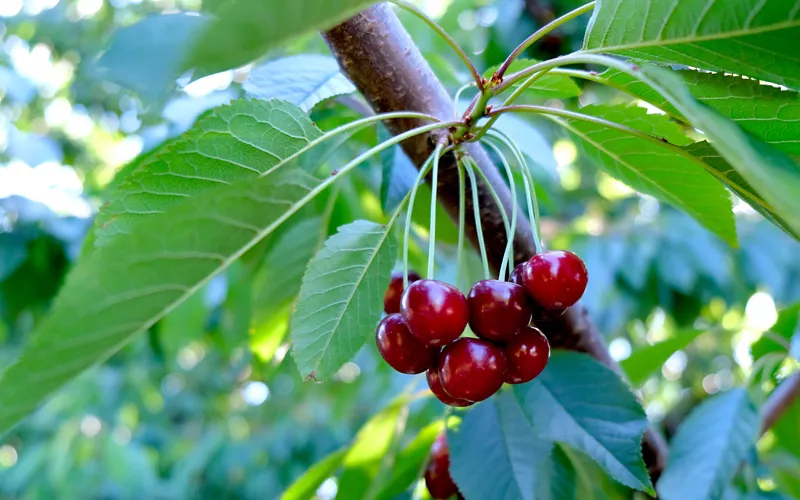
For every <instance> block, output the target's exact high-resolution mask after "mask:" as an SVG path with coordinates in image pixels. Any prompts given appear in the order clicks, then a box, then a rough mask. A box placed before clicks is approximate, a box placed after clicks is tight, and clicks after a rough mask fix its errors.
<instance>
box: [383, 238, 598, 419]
mask: <svg viewBox="0 0 800 500" xmlns="http://www.w3.org/2000/svg"><path fill="white" fill-rule="evenodd" d="M587 281H588V274H587V271H586V266H585V265H584V263H583V261H582V260H581V259H580V257H578V256H577V255H575V254H574V253H571V252H564V251H559V250H556V251H548V252H542V253H540V254H537V255H535V256H533V257H532V258H531V259H530V260H529V261H527V262H524V263H522V264H520V265H518V266H517V267H516V268H515V269H514V272H513V273H512V274H511V279H510V281H498V280H483V281H479V282H478V283H476V284H475V285H474V286H473V287H472V289H471V290H470V292H469V295H468V296H467V297H465V296H464V294H462V293H461V292H460V291H459V290H458V289H457V288H455V287H453V286H451V285H449V284H447V283H443V282H441V281H436V280H430V279H421V278H420V276H419V275H417V274H416V273H413V272H410V273H409V276H408V282H409V285H408V288H406V289H405V290H403V276H402V274H401V273H395V274H393V275H392V281H391V283H390V284H389V289H388V290H387V291H386V294H385V295H384V301H383V304H384V310H385V311H386V313H387V314H388V316H386V317H385V318H383V320H381V322H380V323H379V324H378V330H377V332H376V335H375V337H376V342H377V344H378V351H380V353H381V356H383V359H384V360H386V362H387V363H388V364H389V365H390V366H391V367H392V368H394V369H395V370H397V371H399V372H401V373H408V374H415V373H422V372H424V371H426V370H427V374H426V377H427V380H428V386H429V387H430V389H431V391H432V392H433V394H434V395H435V396H436V397H437V398H438V399H439V400H440V401H442V402H443V403H445V404H447V405H450V406H455V407H464V406H470V405H472V404H474V403H476V402H478V401H483V400H484V399H486V398H488V397H490V396H491V395H492V394H494V393H495V392H497V391H498V390H499V389H500V387H502V385H503V383H504V382H506V383H509V384H521V383H525V382H529V381H531V380H533V379H534V378H536V376H538V375H539V374H540V373H541V372H542V370H544V367H545V365H547V361H548V359H549V357H550V345H549V343H548V342H547V338H546V337H545V336H544V334H542V332H541V331H540V330H539V329H537V328H535V327H532V326H530V323H531V319H532V317H533V316H534V315H536V317H537V318H542V317H552V316H554V315H557V314H560V313H562V312H563V311H564V310H565V309H566V308H568V307H570V306H571V305H573V304H575V303H576V302H577V301H578V300H579V299H580V298H581V296H582V295H583V292H584V290H586V284H587ZM467 324H469V325H470V328H471V329H472V331H473V333H475V335H477V337H478V338H471V337H463V338H460V337H461V334H462V333H463V332H464V330H465V328H466V326H467Z"/></svg>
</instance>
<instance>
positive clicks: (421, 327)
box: [400, 279, 469, 347]
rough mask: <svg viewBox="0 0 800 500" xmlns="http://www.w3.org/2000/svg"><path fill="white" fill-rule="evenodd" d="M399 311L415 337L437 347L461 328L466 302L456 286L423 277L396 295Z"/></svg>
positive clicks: (455, 336) (465, 324)
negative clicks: (401, 293)
mask: <svg viewBox="0 0 800 500" xmlns="http://www.w3.org/2000/svg"><path fill="white" fill-rule="evenodd" d="M400 314H402V315H403V319H404V320H405V321H406V325H407V326H408V329H409V330H410V331H411V333H412V334H413V335H414V336H415V337H417V338H418V339H420V340H421V341H422V342H425V343H426V344H428V345H431V346H439V347H441V346H444V345H447V344H449V343H450V342H452V341H454V340H455V339H457V338H458V337H459V336H460V335H461V334H462V333H463V332H464V328H466V326H467V321H468V320H469V305H468V304H467V298H466V297H464V294H463V293H461V292H460V291H459V290H458V288H456V287H454V286H451V285H448V284H447V283H443V282H441V281H436V280H427V279H426V280H419V281H415V282H414V283H412V284H410V285H408V288H407V289H406V291H405V292H403V296H402V298H401V299H400Z"/></svg>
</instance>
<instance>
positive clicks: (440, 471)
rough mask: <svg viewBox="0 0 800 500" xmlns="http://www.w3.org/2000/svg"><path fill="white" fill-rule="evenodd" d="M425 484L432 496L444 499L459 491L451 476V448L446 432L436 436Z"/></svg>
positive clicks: (426, 471) (440, 499)
mask: <svg viewBox="0 0 800 500" xmlns="http://www.w3.org/2000/svg"><path fill="white" fill-rule="evenodd" d="M425 486H427V487H428V493H430V494H431V498H435V499H437V500H443V499H447V498H450V497H451V496H453V495H455V494H456V493H458V487H457V486H456V483H454V482H453V478H452V477H450V450H449V449H448V447H447V438H446V437H445V433H444V432H443V433H441V434H439V435H438V436H437V437H436V441H434V442H433V446H431V455H430V459H429V461H428V465H427V466H426V467H425Z"/></svg>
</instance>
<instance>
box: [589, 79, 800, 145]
mask: <svg viewBox="0 0 800 500" xmlns="http://www.w3.org/2000/svg"><path fill="white" fill-rule="evenodd" d="M678 74H679V75H680V76H681V77H682V78H683V80H684V81H685V82H686V87H687V88H688V89H689V92H691V93H692V95H693V96H694V97H695V99H697V100H698V101H700V102H702V103H703V104H705V105H707V106H708V107H710V108H712V109H714V110H716V111H717V112H719V113H720V114H721V115H722V116H724V117H725V118H728V119H730V120H732V121H734V122H736V123H737V124H738V125H739V126H740V127H742V128H743V129H744V130H746V131H747V132H750V133H751V134H753V135H754V136H755V137H757V138H759V139H761V140H762V141H764V142H766V143H768V144H772V145H773V146H775V147H776V148H778V149H780V150H781V151H783V152H784V153H787V154H790V155H800V94H798V93H797V92H793V91H791V90H781V89H779V88H777V87H773V86H771V85H766V84H761V83H759V82H758V81H756V80H750V79H745V78H740V77H736V76H726V75H723V74H721V73H706V72H701V71H692V70H683V71H678ZM600 77H602V78H604V79H607V80H608V81H609V82H610V83H611V84H612V85H613V86H614V87H617V88H618V89H620V90H623V91H625V92H628V93H629V94H631V95H633V96H635V97H638V98H639V99H641V100H643V101H646V102H649V103H650V104H652V105H654V106H656V107H658V108H661V109H663V110H664V111H666V112H667V113H669V114H670V115H672V116H674V117H676V118H678V119H681V120H683V121H686V119H685V118H684V117H683V116H682V115H681V114H680V112H679V111H678V110H677V109H675V107H674V106H673V105H671V104H670V103H669V102H668V101H667V100H666V99H664V97H663V96H661V94H659V93H658V92H656V91H655V90H653V89H652V88H650V87H649V86H647V85H646V84H644V83H642V82H640V81H638V80H636V79H634V78H633V77H632V76H630V75H628V74H625V73H622V72H620V71H617V70H615V69H609V70H606V71H605V72H603V73H602V74H601V75H600Z"/></svg>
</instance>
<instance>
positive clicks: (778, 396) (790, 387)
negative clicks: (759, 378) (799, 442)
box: [761, 372, 800, 434]
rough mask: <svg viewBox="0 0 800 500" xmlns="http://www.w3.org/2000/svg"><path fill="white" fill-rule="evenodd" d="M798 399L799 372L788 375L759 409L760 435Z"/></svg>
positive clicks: (799, 393)
mask: <svg viewBox="0 0 800 500" xmlns="http://www.w3.org/2000/svg"><path fill="white" fill-rule="evenodd" d="M798 397H800V372H796V373H794V374H792V375H790V376H789V377H787V378H786V379H785V380H784V381H783V382H781V383H780V384H778V387H777V388H776V389H775V390H774V391H772V394H770V395H769V397H768V398H767V402H766V403H764V405H763V406H762V407H761V434H764V433H765V432H767V431H768V430H769V429H770V428H772V426H773V425H775V422H777V421H778V420H780V418H781V417H782V416H783V414H784V413H785V412H786V410H788V409H789V407H790V406H792V403H794V402H795V401H796V400H797V398H798Z"/></svg>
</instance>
